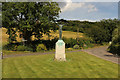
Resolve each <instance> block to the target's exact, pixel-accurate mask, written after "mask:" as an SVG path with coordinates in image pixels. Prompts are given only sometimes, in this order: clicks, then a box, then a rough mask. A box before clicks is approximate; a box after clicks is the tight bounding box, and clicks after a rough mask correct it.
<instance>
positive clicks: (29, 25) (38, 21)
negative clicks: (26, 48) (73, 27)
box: [2, 2, 60, 42]
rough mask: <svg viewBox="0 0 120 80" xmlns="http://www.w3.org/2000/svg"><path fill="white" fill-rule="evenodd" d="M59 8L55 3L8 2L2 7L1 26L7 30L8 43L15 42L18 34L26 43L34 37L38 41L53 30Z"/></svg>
mask: <svg viewBox="0 0 120 80" xmlns="http://www.w3.org/2000/svg"><path fill="white" fill-rule="evenodd" d="M59 12H60V8H59V6H58V4H57V3H56V2H17V3H15V2H10V3H3V5H2V14H3V17H2V24H3V27H5V28H7V34H8V35H9V42H13V41H16V37H17V36H18V35H17V34H16V32H20V33H21V34H20V36H22V37H23V38H24V39H25V40H27V41H28V42H30V41H31V36H32V35H35V37H36V38H37V39H40V38H41V37H42V35H43V34H49V33H50V30H55V29H56V27H55V21H56V20H57V18H58V17H59V16H58V15H59Z"/></svg>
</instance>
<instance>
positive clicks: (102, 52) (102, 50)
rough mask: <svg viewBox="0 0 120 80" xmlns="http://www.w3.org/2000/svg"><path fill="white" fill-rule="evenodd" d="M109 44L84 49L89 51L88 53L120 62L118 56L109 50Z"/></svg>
mask: <svg viewBox="0 0 120 80" xmlns="http://www.w3.org/2000/svg"><path fill="white" fill-rule="evenodd" d="M107 48H108V46H101V47H97V48H92V49H84V50H82V51H84V52H87V53H88V54H91V55H94V56H97V57H99V58H102V59H105V60H108V61H111V62H113V63H117V64H118V62H119V63H120V61H119V59H118V57H117V56H114V55H113V54H111V53H109V52H107Z"/></svg>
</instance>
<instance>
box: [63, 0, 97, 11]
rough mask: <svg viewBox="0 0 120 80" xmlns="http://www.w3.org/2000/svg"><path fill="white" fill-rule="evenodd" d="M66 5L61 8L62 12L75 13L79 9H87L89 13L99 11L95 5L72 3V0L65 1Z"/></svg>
mask: <svg viewBox="0 0 120 80" xmlns="http://www.w3.org/2000/svg"><path fill="white" fill-rule="evenodd" d="M64 4H65V5H64V6H62V7H61V11H62V12H65V11H73V10H75V9H77V8H86V9H87V11H88V12H94V11H97V10H98V9H97V8H96V7H95V6H94V5H92V4H89V5H88V4H86V3H84V2H79V3H75V2H72V1H71V0H65V2H64Z"/></svg>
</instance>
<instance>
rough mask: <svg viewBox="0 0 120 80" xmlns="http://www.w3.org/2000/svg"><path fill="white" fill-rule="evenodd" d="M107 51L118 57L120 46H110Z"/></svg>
mask: <svg viewBox="0 0 120 80" xmlns="http://www.w3.org/2000/svg"><path fill="white" fill-rule="evenodd" d="M108 50H109V52H111V53H112V54H118V55H119V56H120V45H110V46H109V47H108Z"/></svg>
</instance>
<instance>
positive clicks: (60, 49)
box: [55, 25, 66, 61]
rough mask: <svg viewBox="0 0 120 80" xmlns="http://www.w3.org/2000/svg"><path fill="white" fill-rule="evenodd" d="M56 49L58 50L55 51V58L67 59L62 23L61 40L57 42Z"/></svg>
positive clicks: (59, 59)
mask: <svg viewBox="0 0 120 80" xmlns="http://www.w3.org/2000/svg"><path fill="white" fill-rule="evenodd" d="M55 50H56V52H55V60H58V61H66V56H65V43H64V41H63V40H62V25H60V29H59V40H58V41H57V42H56V46H55Z"/></svg>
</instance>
